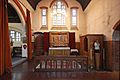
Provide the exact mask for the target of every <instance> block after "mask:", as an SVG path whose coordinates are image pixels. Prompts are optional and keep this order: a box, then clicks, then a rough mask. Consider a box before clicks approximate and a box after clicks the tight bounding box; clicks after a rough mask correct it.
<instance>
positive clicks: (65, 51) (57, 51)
mask: <svg viewBox="0 0 120 80" xmlns="http://www.w3.org/2000/svg"><path fill="white" fill-rule="evenodd" d="M49 55H65V56H69V55H70V47H50V48H49Z"/></svg>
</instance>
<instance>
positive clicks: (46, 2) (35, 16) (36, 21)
mask: <svg viewBox="0 0 120 80" xmlns="http://www.w3.org/2000/svg"><path fill="white" fill-rule="evenodd" d="M52 1H53V0H42V1H40V2H39V3H38V5H37V8H36V10H35V11H34V12H33V13H32V29H33V32H37V31H38V32H46V31H47V32H49V31H56V30H51V28H52V27H53V25H52V11H51V8H50V4H51V2H52ZM65 1H66V2H67V4H68V8H67V15H66V27H67V28H68V30H59V31H69V32H75V33H76V35H75V36H76V42H79V35H81V34H85V33H86V23H85V16H84V12H83V10H82V8H81V5H80V4H79V3H78V2H77V1H76V0H65ZM43 6H45V7H48V30H41V29H40V28H41V10H40V7H43ZM71 7H78V8H79V9H78V22H77V25H78V30H71V29H70V27H71V26H70V24H71V23H70V22H71V19H70V14H71V13H70V8H71ZM57 31H58V30H57Z"/></svg>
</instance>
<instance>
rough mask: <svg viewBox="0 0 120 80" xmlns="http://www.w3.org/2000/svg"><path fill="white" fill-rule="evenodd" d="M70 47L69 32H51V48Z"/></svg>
mask: <svg viewBox="0 0 120 80" xmlns="http://www.w3.org/2000/svg"><path fill="white" fill-rule="evenodd" d="M68 45H69V33H68V32H50V47H61V46H63V47H64V46H65V47H66V46H68Z"/></svg>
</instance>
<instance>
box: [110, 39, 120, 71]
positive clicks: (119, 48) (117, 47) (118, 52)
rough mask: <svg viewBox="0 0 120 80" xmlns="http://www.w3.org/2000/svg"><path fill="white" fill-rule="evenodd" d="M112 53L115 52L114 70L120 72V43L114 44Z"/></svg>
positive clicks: (114, 42) (115, 42)
mask: <svg viewBox="0 0 120 80" xmlns="http://www.w3.org/2000/svg"><path fill="white" fill-rule="evenodd" d="M112 44H113V45H112V47H113V48H112V50H113V51H112V52H113V54H112V55H113V56H112V57H113V70H115V71H119V70H120V66H119V64H120V63H119V60H120V41H113V42H112Z"/></svg>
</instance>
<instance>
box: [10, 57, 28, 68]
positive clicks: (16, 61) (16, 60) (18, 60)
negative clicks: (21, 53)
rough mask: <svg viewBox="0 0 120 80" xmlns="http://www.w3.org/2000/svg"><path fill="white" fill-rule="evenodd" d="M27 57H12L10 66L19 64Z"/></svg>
mask: <svg viewBox="0 0 120 80" xmlns="http://www.w3.org/2000/svg"><path fill="white" fill-rule="evenodd" d="M26 59H27V58H22V57H12V66H13V67H15V66H16V65H18V64H21V63H22V62H24V61H26Z"/></svg>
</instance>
